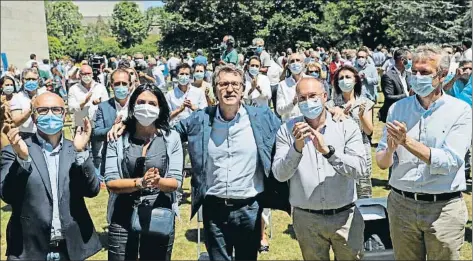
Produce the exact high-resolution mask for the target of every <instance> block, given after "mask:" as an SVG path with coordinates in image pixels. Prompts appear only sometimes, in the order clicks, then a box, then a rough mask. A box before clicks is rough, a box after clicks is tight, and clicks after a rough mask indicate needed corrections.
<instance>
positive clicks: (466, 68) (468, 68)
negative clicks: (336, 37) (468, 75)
mask: <svg viewBox="0 0 473 261" xmlns="http://www.w3.org/2000/svg"><path fill="white" fill-rule="evenodd" d="M462 69H463V70H470V71H471V70H472V68H471V67H466V66H465V67H463V68H462Z"/></svg>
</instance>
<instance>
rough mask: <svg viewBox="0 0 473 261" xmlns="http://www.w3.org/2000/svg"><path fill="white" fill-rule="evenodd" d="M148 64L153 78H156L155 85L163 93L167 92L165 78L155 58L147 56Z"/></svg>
mask: <svg viewBox="0 0 473 261" xmlns="http://www.w3.org/2000/svg"><path fill="white" fill-rule="evenodd" d="M148 66H149V68H150V69H151V71H152V73H153V77H154V79H156V85H157V86H158V88H159V89H160V90H161V91H162V92H163V93H164V94H166V93H167V92H168V90H167V88H166V80H164V75H163V72H162V71H161V70H160V68H159V66H157V62H156V59H155V58H153V57H151V58H149V59H148Z"/></svg>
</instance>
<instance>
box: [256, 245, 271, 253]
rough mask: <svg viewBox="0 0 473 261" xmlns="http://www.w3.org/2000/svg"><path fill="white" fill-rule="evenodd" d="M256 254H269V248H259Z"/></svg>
mask: <svg viewBox="0 0 473 261" xmlns="http://www.w3.org/2000/svg"><path fill="white" fill-rule="evenodd" d="M258 252H260V253H263V252H269V246H260V247H259V249H258Z"/></svg>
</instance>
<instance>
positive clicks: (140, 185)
mask: <svg viewBox="0 0 473 261" xmlns="http://www.w3.org/2000/svg"><path fill="white" fill-rule="evenodd" d="M143 181H144V179H143V178H140V179H135V187H137V188H139V189H143V188H144V186H143Z"/></svg>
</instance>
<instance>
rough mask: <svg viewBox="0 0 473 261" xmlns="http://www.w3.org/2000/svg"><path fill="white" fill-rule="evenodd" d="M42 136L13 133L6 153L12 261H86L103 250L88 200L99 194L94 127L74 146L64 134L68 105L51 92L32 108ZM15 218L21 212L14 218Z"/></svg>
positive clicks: (1, 192)
mask: <svg viewBox="0 0 473 261" xmlns="http://www.w3.org/2000/svg"><path fill="white" fill-rule="evenodd" d="M32 117H33V121H34V123H35V124H36V126H37V132H36V134H35V135H33V136H32V137H30V138H27V139H25V140H24V139H23V138H21V136H20V135H19V129H18V128H13V129H11V130H10V131H9V132H8V134H7V136H8V139H9V141H10V144H11V145H9V146H7V147H5V148H4V149H3V150H2V156H1V157H2V161H1V166H0V170H1V182H0V196H1V199H2V200H3V201H5V202H6V203H8V204H10V205H11V206H12V213H13V215H12V216H11V217H10V221H9V222H8V227H7V231H8V232H7V233H8V235H9V236H8V237H7V250H6V255H7V257H8V259H9V260H16V259H21V260H24V259H29V260H85V259H87V258H88V257H90V256H92V255H94V254H95V253H97V252H98V251H99V250H100V249H101V244H100V241H99V238H98V235H97V234H96V233H95V228H94V224H93V223H92V219H91V218H90V216H89V213H88V211H87V208H86V205H85V202H84V197H89V198H92V197H95V196H97V195H98V193H99V191H100V185H99V181H98V179H97V177H96V175H95V174H94V165H93V162H92V158H91V157H89V151H87V149H86V147H87V143H88V141H89V139H90V135H91V132H92V130H91V126H90V122H89V121H88V120H87V119H84V127H79V128H78V129H77V132H76V135H75V137H74V141H70V140H67V139H66V138H65V137H64V134H63V131H62V129H63V127H64V120H65V105H64V101H63V99H62V98H61V97H59V96H58V95H57V94H54V93H50V92H46V93H44V94H41V95H39V96H38V97H37V98H36V100H35V102H34V104H33V115H32ZM15 213H18V214H16V215H15Z"/></svg>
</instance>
